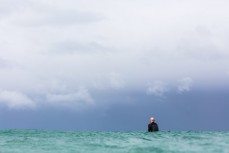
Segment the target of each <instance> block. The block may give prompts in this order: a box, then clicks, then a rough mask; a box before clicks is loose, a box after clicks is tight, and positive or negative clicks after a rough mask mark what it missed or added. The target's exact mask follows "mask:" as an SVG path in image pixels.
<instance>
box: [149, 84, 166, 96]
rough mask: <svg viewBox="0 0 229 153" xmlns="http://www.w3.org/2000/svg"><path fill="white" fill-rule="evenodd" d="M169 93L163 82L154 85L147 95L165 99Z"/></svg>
mask: <svg viewBox="0 0 229 153" xmlns="http://www.w3.org/2000/svg"><path fill="white" fill-rule="evenodd" d="M166 92H168V87H167V85H166V84H165V83H164V82H162V81H156V82H154V84H153V85H152V86H150V87H148V88H147V90H146V93H147V94H149V95H155V96H159V97H163V96H164V94H165V93H166Z"/></svg>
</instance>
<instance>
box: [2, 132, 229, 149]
mask: <svg viewBox="0 0 229 153" xmlns="http://www.w3.org/2000/svg"><path fill="white" fill-rule="evenodd" d="M81 152H82V153H112V152H114V153H127V152H129V153H168V152H174V153H192V152H198V153H229V132H163V131H160V132H156V133H148V132H61V131H39V130H1V131H0V153H81Z"/></svg>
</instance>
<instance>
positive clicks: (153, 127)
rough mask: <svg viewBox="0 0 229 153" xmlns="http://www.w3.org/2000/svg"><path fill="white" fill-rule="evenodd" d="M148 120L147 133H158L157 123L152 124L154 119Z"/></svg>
mask: <svg viewBox="0 0 229 153" xmlns="http://www.w3.org/2000/svg"><path fill="white" fill-rule="evenodd" d="M149 120H150V123H149V124H148V132H154V131H159V128H158V125H157V123H155V122H154V121H155V119H154V118H153V117H151V118H150V119H149Z"/></svg>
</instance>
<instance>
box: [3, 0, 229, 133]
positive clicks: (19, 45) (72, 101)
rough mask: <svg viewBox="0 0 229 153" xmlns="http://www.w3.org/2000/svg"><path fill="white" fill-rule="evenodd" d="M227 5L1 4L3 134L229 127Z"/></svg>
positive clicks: (49, 0)
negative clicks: (7, 131) (10, 131)
mask: <svg viewBox="0 0 229 153" xmlns="http://www.w3.org/2000/svg"><path fill="white" fill-rule="evenodd" d="M228 6H229V1H227V0H201V1H199V0H192V1H189V0H160V1H156V0H132V1H130V0H116V1H113V0H96V1H93V0H84V1H80V0H64V1H63V0H0V129H47V130H75V131H144V130H147V124H148V122H149V118H150V117H151V116H153V117H155V120H156V122H157V123H158V124H159V128H160V129H161V130H165V131H166V130H174V131H176V130H213V131H221V130H229V122H228V119H227V118H228V116H229V112H228V110H227V108H228V107H229V45H228V40H229V17H228V14H229V10H228Z"/></svg>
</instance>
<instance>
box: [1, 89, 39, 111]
mask: <svg viewBox="0 0 229 153" xmlns="http://www.w3.org/2000/svg"><path fill="white" fill-rule="evenodd" d="M0 104H3V105H5V106H7V107H8V108H9V109H34V108H35V107H36V103H35V102H34V101H33V100H32V99H31V98H29V97H28V96H27V95H25V94H24V93H21V92H17V91H4V90H3V91H0Z"/></svg>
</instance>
